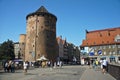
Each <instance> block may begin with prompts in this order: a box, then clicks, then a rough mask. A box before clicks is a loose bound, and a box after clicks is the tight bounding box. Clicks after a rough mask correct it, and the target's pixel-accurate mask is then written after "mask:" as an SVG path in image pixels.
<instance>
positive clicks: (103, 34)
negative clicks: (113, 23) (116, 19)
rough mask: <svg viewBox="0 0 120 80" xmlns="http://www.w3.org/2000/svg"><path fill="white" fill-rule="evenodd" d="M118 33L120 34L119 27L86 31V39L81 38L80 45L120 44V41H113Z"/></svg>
mask: <svg viewBox="0 0 120 80" xmlns="http://www.w3.org/2000/svg"><path fill="white" fill-rule="evenodd" d="M118 34H119V35H120V27H117V28H109V29H103V30H95V31H87V32H86V39H85V40H83V42H82V45H81V46H95V45H96V46H97V45H106V44H115V43H117V44H120V42H115V37H116V36H117V35H118Z"/></svg>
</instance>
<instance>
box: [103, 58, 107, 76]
mask: <svg viewBox="0 0 120 80" xmlns="http://www.w3.org/2000/svg"><path fill="white" fill-rule="evenodd" d="M107 64H108V62H107V60H106V59H104V60H103V63H102V65H103V69H102V72H103V73H104V74H105V73H106V70H107Z"/></svg>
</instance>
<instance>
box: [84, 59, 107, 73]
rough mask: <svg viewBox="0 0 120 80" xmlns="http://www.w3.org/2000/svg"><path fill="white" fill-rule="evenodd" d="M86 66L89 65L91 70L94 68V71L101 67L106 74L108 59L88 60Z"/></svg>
mask: <svg viewBox="0 0 120 80" xmlns="http://www.w3.org/2000/svg"><path fill="white" fill-rule="evenodd" d="M86 64H87V65H89V68H91V66H92V68H93V69H98V68H99V67H100V68H101V70H102V72H103V73H104V74H105V73H106V72H107V65H108V61H107V60H106V59H101V60H97V59H95V60H88V61H87V62H86Z"/></svg>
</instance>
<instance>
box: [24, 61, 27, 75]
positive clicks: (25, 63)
mask: <svg viewBox="0 0 120 80" xmlns="http://www.w3.org/2000/svg"><path fill="white" fill-rule="evenodd" d="M23 67H24V73H25V74H26V73H27V69H28V63H27V61H26V62H24V65H23Z"/></svg>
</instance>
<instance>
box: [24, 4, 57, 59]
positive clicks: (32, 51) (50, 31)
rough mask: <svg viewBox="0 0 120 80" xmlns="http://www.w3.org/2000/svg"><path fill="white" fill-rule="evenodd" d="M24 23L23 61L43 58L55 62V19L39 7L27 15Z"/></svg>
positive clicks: (42, 7) (43, 8)
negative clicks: (25, 31) (25, 24)
mask: <svg viewBox="0 0 120 80" xmlns="http://www.w3.org/2000/svg"><path fill="white" fill-rule="evenodd" d="M26 21H27V33H26V46H25V60H27V61H36V60H37V59H38V58H40V57H42V56H44V57H46V58H47V59H49V60H53V61H55V60H56V58H57V56H58V44H57V40H56V22H57V17H56V16H55V15H53V14H51V13H49V12H48V11H47V10H46V9H45V7H44V6H41V7H40V8H39V9H38V10H37V11H36V12H33V13H30V14H28V15H27V16H26Z"/></svg>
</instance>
